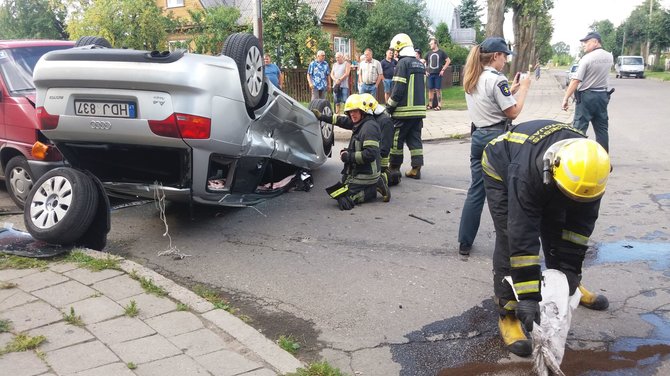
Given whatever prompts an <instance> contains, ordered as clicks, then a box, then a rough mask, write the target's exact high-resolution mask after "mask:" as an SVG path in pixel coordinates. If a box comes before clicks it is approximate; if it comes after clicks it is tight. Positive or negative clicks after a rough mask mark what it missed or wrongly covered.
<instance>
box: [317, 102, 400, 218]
mask: <svg viewBox="0 0 670 376" xmlns="http://www.w3.org/2000/svg"><path fill="white" fill-rule="evenodd" d="M367 110H368V107H367V105H366V104H365V102H364V101H363V99H362V97H361V95H359V94H353V95H350V96H349V98H347V100H346V102H345V103H344V113H345V114H346V115H347V116H348V117H349V120H350V121H351V124H352V128H351V130H352V134H351V140H349V146H348V147H347V148H346V149H342V150H341V151H340V159H341V160H342V162H344V168H343V170H342V181H341V182H338V183H337V184H335V185H333V186H331V187H328V188H326V192H328V194H329V195H330V197H332V198H334V199H336V200H337V204H338V206H339V208H340V210H351V209H353V208H354V206H355V205H356V204H361V203H363V202H366V201H370V200H373V199H375V198H376V197H377V193H378V192H379V193H380V194H381V196H382V199H383V200H384V201H385V202H388V201H389V200H390V199H391V192H390V191H389V189H388V185H387V183H386V180H385V179H384V178H383V177H382V176H381V171H380V154H379V141H380V139H381V135H380V133H381V132H380V130H379V124H377V122H376V121H375V118H374V116H371V115H369V114H368V113H367ZM331 120H332V119H331ZM335 120H337V119H335Z"/></svg>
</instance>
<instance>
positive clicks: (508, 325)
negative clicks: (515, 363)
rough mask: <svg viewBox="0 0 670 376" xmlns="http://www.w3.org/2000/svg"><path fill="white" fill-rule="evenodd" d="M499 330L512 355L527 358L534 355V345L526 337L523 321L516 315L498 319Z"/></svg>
mask: <svg viewBox="0 0 670 376" xmlns="http://www.w3.org/2000/svg"><path fill="white" fill-rule="evenodd" d="M498 329H500V336H501V337H502V340H503V342H504V343H505V346H507V350H509V352H511V353H512V354H515V355H518V356H523V357H527V356H530V354H532V353H533V344H532V342H531V340H529V339H528V337H526V333H524V331H523V328H522V327H521V321H519V319H517V318H516V316H514V314H507V315H504V316H500V318H499V319H498Z"/></svg>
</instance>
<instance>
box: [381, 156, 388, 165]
mask: <svg viewBox="0 0 670 376" xmlns="http://www.w3.org/2000/svg"><path fill="white" fill-rule="evenodd" d="M381 165H382V167H388V166H389V157H384V158H382V159H381Z"/></svg>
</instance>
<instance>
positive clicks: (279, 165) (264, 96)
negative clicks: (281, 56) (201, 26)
mask: <svg viewBox="0 0 670 376" xmlns="http://www.w3.org/2000/svg"><path fill="white" fill-rule="evenodd" d="M34 80H35V85H36V86H37V99H36V101H37V109H38V118H39V121H40V128H41V130H42V132H43V133H44V134H45V135H46V136H47V137H49V139H51V140H52V141H53V142H54V143H55V144H56V146H57V147H58V149H59V150H60V151H61V153H62V154H63V155H64V156H65V158H66V159H67V161H68V163H69V164H70V166H71V167H72V169H70V170H74V172H67V173H63V171H64V169H59V170H54V171H52V172H51V173H47V174H46V175H45V176H44V177H43V178H42V179H40V181H39V182H37V186H36V189H35V190H34V194H31V195H30V197H29V198H28V202H29V203H30V205H31V208H30V209H26V211H25V219H26V224H27V227H28V229H29V230H31V226H32V227H33V229H40V230H39V231H31V234H33V236H35V234H34V232H41V233H40V234H39V236H40V237H39V238H40V239H42V240H46V241H52V242H59V233H63V232H67V231H70V230H71V229H70V228H63V227H62V226H59V223H60V221H61V219H62V218H66V217H67V216H68V215H70V211H73V212H76V213H77V214H76V215H77V216H79V217H88V214H87V213H84V214H86V215H83V214H82V213H81V211H84V212H86V211H90V210H95V208H82V207H83V206H86V205H85V204H84V203H86V202H88V201H89V200H90V197H88V196H89V195H95V194H96V191H95V189H91V188H89V189H76V186H77V184H79V183H80V181H81V180H86V179H87V177H86V175H83V174H81V172H83V171H85V172H86V173H88V174H90V175H92V176H94V177H95V178H96V179H98V180H99V181H100V182H101V183H102V186H104V188H105V190H106V191H107V192H108V193H109V194H110V195H115V196H120V197H143V198H149V199H151V198H154V195H155V194H156V192H157V191H160V192H161V194H164V195H165V198H166V199H167V200H173V201H182V202H188V203H200V204H208V205H224V206H247V205H253V204H255V203H258V202H260V201H262V200H264V199H266V198H269V197H273V196H276V195H278V194H280V193H282V192H284V191H285V190H286V184H287V183H290V181H294V182H295V183H296V184H300V183H301V182H300V181H301V180H304V179H307V177H308V176H309V175H308V172H309V171H310V170H312V169H315V168H318V167H319V166H321V165H322V164H323V163H325V162H326V159H327V157H328V155H329V154H330V153H331V149H332V146H333V143H334V134H333V129H332V125H330V124H326V123H321V122H319V121H318V120H317V119H316V118H315V116H314V114H312V112H311V111H310V110H309V109H307V108H305V107H303V106H302V105H301V104H300V103H299V102H297V101H296V100H294V99H293V98H291V97H289V96H288V95H286V94H285V93H283V92H282V91H280V90H279V89H277V88H276V87H274V86H273V85H272V83H271V82H270V81H269V80H268V79H267V78H266V77H265V76H264V62H263V53H262V50H261V47H260V45H259V42H258V40H257V39H256V37H254V36H253V35H250V34H244V33H237V34H232V35H231V36H229V37H228V38H227V39H226V41H225V43H224V47H223V54H222V55H221V56H206V55H198V54H190V53H187V52H185V51H183V50H177V51H174V52H167V51H166V52H157V51H153V52H150V51H138V50H129V49H112V48H96V49H92V48H85V47H84V48H73V49H71V50H67V51H55V52H52V53H49V54H47V55H45V56H44V57H43V58H42V59H41V60H40V61H39V63H38V64H37V66H36V68H35V73H34ZM310 107H313V108H318V109H319V110H320V111H321V112H322V113H326V114H332V111H331V109H330V104H329V103H328V102H327V101H326V100H316V101H313V102H312V103H311V104H310ZM65 170H67V169H65ZM59 184H64V185H67V186H68V187H71V188H73V189H72V190H69V189H67V190H63V192H62V193H58V192H57V190H56V189H54V187H57V186H58V185H59ZM306 188H307V189H309V187H306ZM54 192H56V193H54ZM52 193H53V195H52V196H53V197H52V200H57V201H59V202H64V201H65V200H66V201H67V203H68V206H67V207H66V206H60V207H58V208H55V207H53V205H52V204H50V203H49V197H50V196H49V195H50V194H52ZM54 195H55V196H54ZM59 195H60V196H59ZM56 209H57V210H56ZM56 211H58V212H56ZM68 226H72V224H68ZM77 226H84V227H87V226H88V224H83V225H81V224H80V223H77ZM45 232H47V233H48V234H46V235H45V234H44V233H45ZM36 237H37V236H36Z"/></svg>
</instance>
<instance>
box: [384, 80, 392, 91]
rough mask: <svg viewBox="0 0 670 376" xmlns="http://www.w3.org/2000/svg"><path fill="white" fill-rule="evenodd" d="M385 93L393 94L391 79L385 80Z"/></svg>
mask: <svg viewBox="0 0 670 376" xmlns="http://www.w3.org/2000/svg"><path fill="white" fill-rule="evenodd" d="M382 82H384V93H389V94H390V93H391V89H393V86H392V85H393V79H391V78H385V79H384V81H382Z"/></svg>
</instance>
